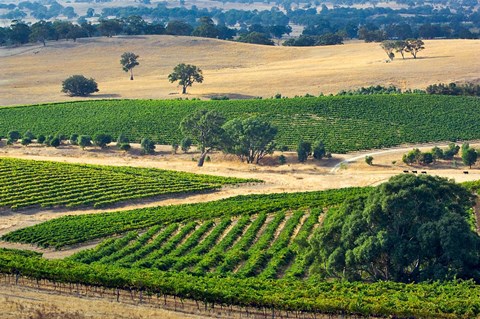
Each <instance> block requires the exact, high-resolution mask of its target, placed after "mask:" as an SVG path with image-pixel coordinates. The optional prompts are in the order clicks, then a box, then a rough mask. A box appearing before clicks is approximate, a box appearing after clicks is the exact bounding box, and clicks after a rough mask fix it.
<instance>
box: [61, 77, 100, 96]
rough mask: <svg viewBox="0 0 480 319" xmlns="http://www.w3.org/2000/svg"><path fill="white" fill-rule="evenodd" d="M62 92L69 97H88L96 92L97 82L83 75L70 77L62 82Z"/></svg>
mask: <svg viewBox="0 0 480 319" xmlns="http://www.w3.org/2000/svg"><path fill="white" fill-rule="evenodd" d="M62 92H63V93H67V94H68V95H70V96H88V95H90V94H92V93H95V92H98V86H97V82H95V80H94V79H87V78H86V77H84V76H83V75H72V76H71V77H69V78H67V79H66V80H65V81H63V82H62Z"/></svg>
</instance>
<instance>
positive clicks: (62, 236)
mask: <svg viewBox="0 0 480 319" xmlns="http://www.w3.org/2000/svg"><path fill="white" fill-rule="evenodd" d="M370 190H371V189H370V188H345V189H335V190H327V191H320V192H307V193H292V194H269V195H247V196H236V197H232V198H228V199H224V200H219V201H214V202H207V203H199V204H185V205H175V206H164V207H155V208H143V209H136V210H131V211H121V212H112V213H101V214H91V215H78V216H64V217H60V218H56V219H53V220H49V221H47V222H44V223H41V224H38V225H35V226H32V227H27V228H24V229H19V230H17V231H14V232H11V233H8V234H6V235H4V236H3V237H2V238H1V239H2V240H7V241H14V242H22V243H30V244H36V245H39V246H42V247H56V248H61V247H64V246H67V245H72V244H76V243H81V242H85V241H89V240H92V239H96V238H103V237H107V236H110V235H114V234H122V233H125V232H128V231H133V230H143V229H147V228H149V227H152V226H156V225H162V226H166V225H170V226H169V227H171V226H172V225H171V224H174V223H184V224H185V223H187V222H200V221H208V220H211V219H215V218H227V217H234V216H241V217H242V218H244V216H247V217H248V216H251V215H258V214H262V213H263V214H268V213H275V212H279V211H285V210H296V209H300V208H316V207H320V208H323V207H329V206H331V205H337V204H340V203H342V202H343V201H344V200H345V199H346V198H348V197H350V198H351V197H359V196H366V195H367V194H368V193H369V192H370ZM248 223H249V221H246V220H243V219H241V220H240V221H239V222H238V223H237V225H235V227H234V228H235V229H236V226H238V224H245V225H244V226H243V227H245V226H246V224H248ZM241 231H243V228H242V230H238V231H237V236H238V233H241ZM224 248H226V247H224ZM212 251H214V250H212ZM222 253H223V251H222Z"/></svg>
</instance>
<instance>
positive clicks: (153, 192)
mask: <svg viewBox="0 0 480 319" xmlns="http://www.w3.org/2000/svg"><path fill="white" fill-rule="evenodd" d="M248 181H252V180H243V179H237V178H229V177H216V176H207V175H196V174H190V173H182V172H174V171H166V170H158V169H144V168H132V167H112V166H94V165H79V164H65V163H58V162H57V163H56V162H45V161H30V160H21V159H9V158H0V208H1V207H4V208H5V207H8V208H12V209H21V208H26V207H38V206H41V207H54V206H66V207H76V206H87V205H88V206H94V207H103V206H107V205H110V204H113V203H117V202H120V201H125V200H131V199H138V198H145V197H151V196H157V195H163V194H172V193H189V192H198V191H203V190H212V189H216V188H220V187H221V186H222V185H224V184H234V183H242V182H248Z"/></svg>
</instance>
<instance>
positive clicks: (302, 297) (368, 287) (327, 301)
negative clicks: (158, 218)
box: [0, 249, 480, 318]
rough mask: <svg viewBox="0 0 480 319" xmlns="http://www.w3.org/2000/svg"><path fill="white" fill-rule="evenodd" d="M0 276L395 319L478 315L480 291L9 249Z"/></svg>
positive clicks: (467, 286)
mask: <svg viewBox="0 0 480 319" xmlns="http://www.w3.org/2000/svg"><path fill="white" fill-rule="evenodd" d="M0 272H2V273H7V274H16V275H19V276H26V277H29V278H34V279H37V280H42V279H45V280H51V281H55V282H58V283H78V284H85V285H90V286H96V287H105V288H119V289H125V290H129V291H132V290H136V291H141V292H143V293H144V294H147V295H148V294H153V295H157V296H162V295H169V296H175V297H179V298H184V299H193V300H197V301H200V302H203V303H205V304H209V305H210V306H212V307H213V306H215V305H237V306H241V307H255V308H269V309H277V310H289V311H303V312H305V311H306V312H312V313H327V314H337V315H345V314H353V315H362V316H378V317H391V318H475V317H477V316H478V315H480V287H479V286H478V285H475V284H474V283H473V282H470V281H467V282H442V283H440V282H435V283H421V284H401V283H394V282H378V283H372V284H368V283H359V282H337V281H332V282H325V281H322V280H320V279H316V278H309V279H307V280H297V279H292V278H288V279H275V280H272V279H264V278H261V277H251V278H238V277H225V278H219V277H217V276H195V275H192V274H188V273H185V272H171V271H169V272H165V271H161V270H158V269H142V268H122V267H117V266H112V265H105V264H99V263H92V264H83V263H78V262H74V261H71V260H68V261H67V260H46V259H44V258H41V257H38V256H36V255H34V254H27V253H24V252H22V251H13V250H5V249H1V250H0Z"/></svg>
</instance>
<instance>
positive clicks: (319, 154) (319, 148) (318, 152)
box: [313, 141, 326, 160]
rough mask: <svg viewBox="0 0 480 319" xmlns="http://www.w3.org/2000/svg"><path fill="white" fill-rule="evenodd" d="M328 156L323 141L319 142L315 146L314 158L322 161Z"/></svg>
mask: <svg viewBox="0 0 480 319" xmlns="http://www.w3.org/2000/svg"><path fill="white" fill-rule="evenodd" d="M325 155H326V150H325V145H324V144H323V142H322V141H317V142H315V143H314V144H313V158H314V159H317V160H321V159H322V158H324V157H325Z"/></svg>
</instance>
